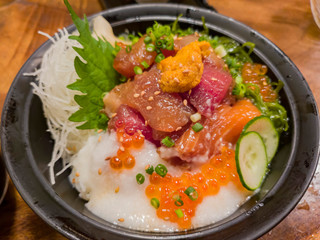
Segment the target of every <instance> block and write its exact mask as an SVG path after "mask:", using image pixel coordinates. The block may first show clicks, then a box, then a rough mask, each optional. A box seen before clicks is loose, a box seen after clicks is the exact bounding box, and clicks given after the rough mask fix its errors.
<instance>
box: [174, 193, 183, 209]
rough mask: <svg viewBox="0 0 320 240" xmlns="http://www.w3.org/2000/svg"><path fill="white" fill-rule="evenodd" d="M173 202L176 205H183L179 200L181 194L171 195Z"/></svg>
mask: <svg viewBox="0 0 320 240" xmlns="http://www.w3.org/2000/svg"><path fill="white" fill-rule="evenodd" d="M173 199H174V200H175V201H174V204H175V205H176V206H178V207H181V206H183V201H182V200H181V196H180V195H179V194H177V195H174V196H173Z"/></svg>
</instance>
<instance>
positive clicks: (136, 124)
mask: <svg viewBox="0 0 320 240" xmlns="http://www.w3.org/2000/svg"><path fill="white" fill-rule="evenodd" d="M108 127H109V129H117V128H118V127H124V130H125V131H126V133H127V134H129V135H133V134H134V133H135V132H137V131H138V130H140V131H141V133H142V134H143V135H144V137H145V139H147V140H149V141H153V139H152V129H151V127H150V126H146V125H145V120H144V118H143V117H142V115H141V114H140V113H139V112H138V111H137V110H135V109H133V108H131V107H129V106H127V105H124V104H122V105H121V106H120V107H119V108H118V111H117V115H116V116H115V117H113V118H111V120H110V121H109V126H108Z"/></svg>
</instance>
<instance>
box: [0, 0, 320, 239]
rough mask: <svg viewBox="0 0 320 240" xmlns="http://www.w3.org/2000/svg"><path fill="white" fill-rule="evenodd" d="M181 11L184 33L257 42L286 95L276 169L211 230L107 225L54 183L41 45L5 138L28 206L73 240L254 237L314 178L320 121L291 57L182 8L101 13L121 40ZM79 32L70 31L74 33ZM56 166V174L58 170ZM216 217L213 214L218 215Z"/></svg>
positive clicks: (15, 88) (18, 89)
mask: <svg viewBox="0 0 320 240" xmlns="http://www.w3.org/2000/svg"><path fill="white" fill-rule="evenodd" d="M180 13H183V17H181V18H180V20H179V22H180V24H181V26H182V27H193V28H195V29H200V30H201V29H202V22H201V17H202V16H204V17H205V19H206V22H207V26H208V28H209V29H210V31H211V34H213V35H214V34H218V35H226V36H228V37H231V38H233V39H235V40H237V41H239V42H240V43H243V42H246V41H251V42H254V43H255V44H256V48H255V50H254V54H253V58H254V60H255V61H256V62H261V63H264V64H266V65H267V66H268V68H269V75H270V77H271V78H272V79H273V80H277V79H280V80H281V81H283V82H284V90H283V91H282V93H281V100H282V103H283V105H284V106H285V107H286V109H287V110H288V116H289V118H290V121H289V122H290V129H289V131H288V133H287V134H284V135H282V137H281V144H280V148H279V151H278V153H277V154H276V156H275V158H274V160H273V161H272V165H271V172H270V174H269V175H268V177H267V179H266V181H265V182H264V184H263V186H262V188H261V191H260V192H259V193H257V194H256V195H255V196H254V197H252V198H251V200H249V201H248V202H246V203H245V204H244V205H243V206H241V207H240V208H239V209H238V210H237V211H236V212H235V213H234V214H232V215H231V216H229V217H228V218H226V219H224V220H222V221H220V222H217V223H215V224H212V225H208V226H204V227H201V228H197V229H193V230H190V231H186V232H178V233H150V232H142V231H134V230H130V229H126V228H123V227H120V226H115V225H113V224H111V223H109V222H106V221H104V220H102V219H100V218H98V217H96V216H94V215H93V214H91V213H90V212H88V211H87V210H86V209H85V207H84V201H83V200H81V199H80V198H79V197H78V194H77V192H76V190H74V189H73V188H72V186H71V184H70V183H69V182H68V180H67V175H68V173H67V172H65V173H64V174H63V175H61V176H59V177H58V178H57V179H56V181H57V183H56V184H55V185H54V186H51V185H50V183H49V173H48V167H47V164H48V162H49V160H50V156H51V151H52V146H53V141H52V140H51V138H50V134H49V133H48V132H47V131H46V130H47V126H46V122H45V119H44V117H43V111H42V108H41V102H40V100H39V98H38V97H36V96H34V95H33V94H32V88H31V86H30V82H31V81H34V80H35V79H34V78H33V77H27V76H23V73H25V72H32V71H33V70H34V69H35V68H36V67H37V66H39V64H40V62H41V57H42V56H43V53H44V52H45V51H46V50H47V49H48V47H49V46H50V44H51V43H50V42H46V43H45V44H43V45H42V46H41V47H40V48H39V49H38V50H37V51H36V52H35V53H34V54H33V55H32V56H31V57H30V59H29V60H28V61H27V62H26V64H25V65H24V66H23V67H22V69H21V70H20V72H19V73H18V75H17V77H16V79H15V80H14V82H13V84H12V86H11V88H10V91H9V93H8V95H7V99H6V102H5V105H4V108H3V113H2V125H1V139H2V151H3V156H4V160H5V162H6V165H7V169H8V172H9V174H10V176H11V178H12V181H13V182H14V184H15V186H16V187H17V189H18V191H19V192H20V194H21V196H22V197H23V198H24V200H25V201H26V202H27V203H28V204H29V206H30V207H31V208H32V209H33V210H34V211H35V212H36V213H37V214H38V215H39V216H40V217H41V218H43V219H44V220H45V221H46V222H47V223H48V224H49V225H51V226H52V227H53V228H55V229H56V230H57V231H59V232H61V233H62V234H63V235H65V236H66V237H69V238H71V239H151V238H152V239H255V238H257V237H259V236H261V235H262V234H264V233H266V232H267V231H269V230H270V229H271V228H273V227H274V226H275V225H276V224H278V223H279V222H280V221H281V220H282V219H283V218H284V217H286V215H287V214H288V213H289V212H290V211H291V210H292V209H293V208H294V207H295V205H296V204H297V203H298V201H299V200H300V198H301V197H302V196H303V194H304V192H305V191H306V189H307V188H308V185H309V183H310V181H311V179H312V176H313V173H314V171H315V168H316V166H317V159H318V155H319V120H318V111H317V107H316V104H315V100H314V98H313V95H312V93H311V91H310V89H309V87H308V85H307V83H306V81H305V80H304V78H303V76H302V75H301V73H300V72H299V70H298V69H297V68H296V66H295V65H294V64H293V63H292V62H291V61H290V59H289V58H288V57H287V56H286V55H285V54H284V53H283V52H282V51H281V50H280V49H279V48H278V47H276V46H275V45H274V44H273V43H271V42H270V41H269V40H268V39H266V38H265V37H264V36H262V35H261V34H259V33H258V32H256V31H254V30H253V29H251V28H249V27H247V26H245V25H243V24H241V23H239V22H237V21H235V20H233V19H231V18H228V17H225V16H222V15H220V14H217V13H214V12H212V11H209V10H205V9H201V8H197V7H190V6H184V5H169V4H164V5H162V4H156V5H150V4H149V5H134V6H127V7H122V8H115V9H112V10H109V11H105V12H102V15H103V16H104V17H105V18H106V19H107V20H108V21H109V22H110V23H111V24H112V26H113V28H114V31H115V33H116V34H118V33H121V32H123V31H124V30H125V29H129V30H131V31H133V30H134V31H136V32H137V31H141V32H143V31H144V30H145V29H146V27H148V26H150V25H152V24H153V22H154V20H157V21H159V22H161V23H169V22H172V21H174V20H175V19H176V17H177V16H178V15H179V14H180ZM74 29H75V27H74V26H70V27H68V30H69V31H73V30H74ZM59 167H61V166H56V170H59ZM213 214H214V213H213Z"/></svg>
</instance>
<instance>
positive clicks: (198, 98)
mask: <svg viewBox="0 0 320 240" xmlns="http://www.w3.org/2000/svg"><path fill="white" fill-rule="evenodd" d="M211 55H213V54H211ZM203 64H204V67H203V74H202V77H201V80H200V83H199V84H198V85H197V86H196V87H195V88H193V89H192V91H191V94H190V95H189V94H188V95H189V96H188V98H189V101H190V103H191V104H192V105H193V106H194V107H195V108H196V109H197V110H198V112H199V113H200V114H202V115H204V116H206V117H211V116H212V114H213V113H214V110H215V108H216V107H217V106H218V105H219V104H220V103H221V102H222V100H223V99H224V98H225V96H226V95H227V92H228V91H229V90H230V89H231V88H230V86H231V84H232V83H233V79H232V77H231V75H230V73H228V72H227V71H225V70H224V69H223V65H222V64H221V63H220V61H217V59H213V58H212V57H208V58H206V59H205V60H204V62H203Z"/></svg>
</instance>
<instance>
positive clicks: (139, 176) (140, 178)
mask: <svg viewBox="0 0 320 240" xmlns="http://www.w3.org/2000/svg"><path fill="white" fill-rule="evenodd" d="M144 179H145V178H144V176H143V175H142V174H141V173H138V174H137V176H136V180H137V183H138V184H142V183H144Z"/></svg>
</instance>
